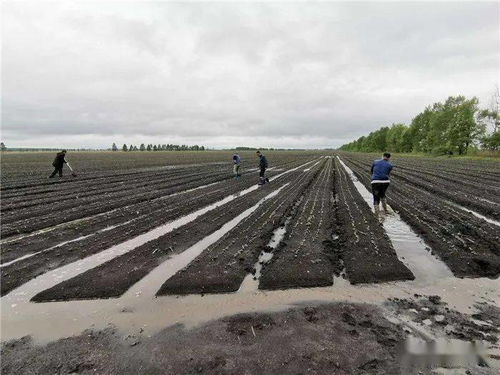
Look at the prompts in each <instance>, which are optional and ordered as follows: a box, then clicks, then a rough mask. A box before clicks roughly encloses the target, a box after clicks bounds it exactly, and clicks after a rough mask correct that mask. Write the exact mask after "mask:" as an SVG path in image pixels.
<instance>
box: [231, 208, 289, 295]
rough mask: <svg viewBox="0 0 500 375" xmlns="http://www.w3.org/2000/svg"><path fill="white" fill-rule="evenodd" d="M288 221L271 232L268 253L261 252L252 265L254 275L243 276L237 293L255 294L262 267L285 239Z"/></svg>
mask: <svg viewBox="0 0 500 375" xmlns="http://www.w3.org/2000/svg"><path fill="white" fill-rule="evenodd" d="M290 220H291V218H287V220H286V221H285V224H284V225H283V226H281V227H279V228H277V229H275V231H274V232H273V236H272V237H271V239H270V240H269V242H268V244H267V249H266V250H269V251H262V252H261V253H260V255H259V259H258V260H257V262H256V263H255V265H254V269H255V273H254V274H251V273H249V274H248V275H246V276H245V278H244V279H243V281H242V283H241V285H240V288H239V289H238V292H255V291H257V290H258V289H259V279H260V275H261V272H262V267H263V266H264V264H266V263H268V262H269V261H271V259H272V258H273V255H274V254H273V251H274V249H276V247H277V246H278V245H279V244H280V242H281V241H282V240H283V238H284V237H285V233H286V227H287V225H288V224H289V223H290Z"/></svg>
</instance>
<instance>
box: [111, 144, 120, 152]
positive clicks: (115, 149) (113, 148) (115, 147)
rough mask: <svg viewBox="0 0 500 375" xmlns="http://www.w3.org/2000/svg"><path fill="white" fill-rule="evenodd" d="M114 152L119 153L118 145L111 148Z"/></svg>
mask: <svg viewBox="0 0 500 375" xmlns="http://www.w3.org/2000/svg"><path fill="white" fill-rule="evenodd" d="M111 150H112V151H118V147H117V146H116V143H113V146H111Z"/></svg>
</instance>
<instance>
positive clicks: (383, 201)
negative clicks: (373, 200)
mask: <svg viewBox="0 0 500 375" xmlns="http://www.w3.org/2000/svg"><path fill="white" fill-rule="evenodd" d="M381 202H382V209H383V210H384V213H386V214H388V213H389V209H388V208H387V200H386V199H385V198H382V199H381Z"/></svg>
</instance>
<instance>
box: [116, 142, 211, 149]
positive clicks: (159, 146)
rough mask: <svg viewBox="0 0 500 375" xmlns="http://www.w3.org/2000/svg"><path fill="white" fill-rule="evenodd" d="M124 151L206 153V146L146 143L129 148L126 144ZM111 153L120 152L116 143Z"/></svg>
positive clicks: (123, 147)
mask: <svg viewBox="0 0 500 375" xmlns="http://www.w3.org/2000/svg"><path fill="white" fill-rule="evenodd" d="M121 150H122V151H205V150H206V149H205V146H198V145H194V146H187V145H171V144H166V145H165V144H164V145H153V144H149V145H147V146H146V145H145V144H144V143H141V145H140V146H139V147H137V146H134V145H130V146H127V145H126V144H124V145H123V146H122V148H121ZM111 151H118V146H117V145H116V143H113V145H112V146H111Z"/></svg>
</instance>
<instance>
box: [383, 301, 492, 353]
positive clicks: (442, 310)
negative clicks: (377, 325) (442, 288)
mask: <svg viewBox="0 0 500 375" xmlns="http://www.w3.org/2000/svg"><path fill="white" fill-rule="evenodd" d="M386 305H387V306H388V307H390V308H391V309H392V310H394V311H395V312H396V313H397V315H399V316H405V317H407V318H408V319H410V320H411V321H413V322H416V323H423V322H424V321H426V320H427V321H430V329H432V330H433V331H434V332H438V334H440V335H443V336H445V335H446V336H448V337H452V338H456V339H460V340H465V341H475V340H485V341H488V342H489V343H491V344H497V343H498V342H499V340H500V328H499V327H500V308H498V307H496V306H494V305H490V304H487V303H484V302H483V303H478V304H476V308H477V309H478V312H475V313H472V314H462V313H460V312H458V311H456V310H453V309H450V308H449V307H447V305H446V303H444V302H441V299H440V298H439V297H438V296H417V297H415V298H410V299H405V298H393V299H390V300H389V301H388V302H387V303H386ZM474 319H475V320H480V321H482V322H484V323H487V324H480V323H477V322H475V321H474Z"/></svg>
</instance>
